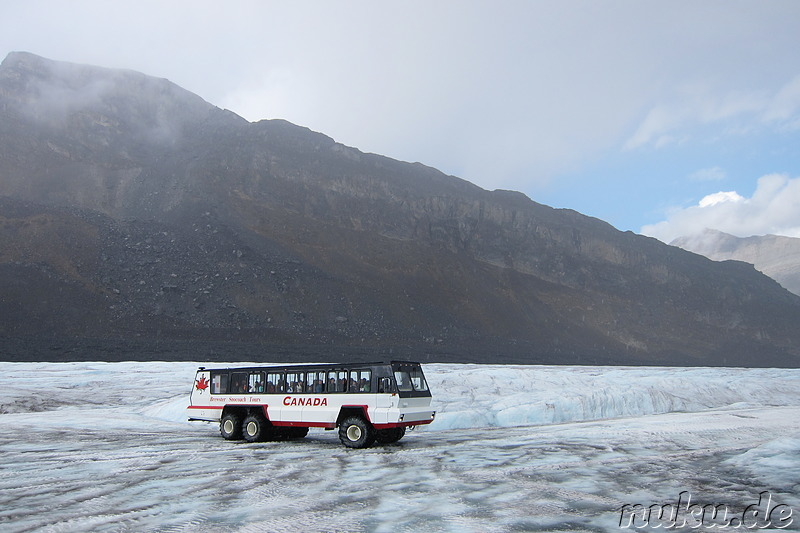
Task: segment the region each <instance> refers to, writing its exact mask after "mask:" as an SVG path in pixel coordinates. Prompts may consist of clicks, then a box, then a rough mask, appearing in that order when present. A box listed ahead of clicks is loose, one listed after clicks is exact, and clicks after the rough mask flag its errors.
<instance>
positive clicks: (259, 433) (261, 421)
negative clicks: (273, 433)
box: [242, 415, 270, 442]
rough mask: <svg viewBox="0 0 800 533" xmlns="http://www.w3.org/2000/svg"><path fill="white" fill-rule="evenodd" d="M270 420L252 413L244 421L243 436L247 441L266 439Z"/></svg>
mask: <svg viewBox="0 0 800 533" xmlns="http://www.w3.org/2000/svg"><path fill="white" fill-rule="evenodd" d="M269 426H270V424H269V422H267V419H266V418H264V417H263V416H258V415H250V416H248V417H247V418H245V419H244V422H242V436H243V437H244V440H246V441H247V442H258V441H262V440H265V439H266V438H267V434H268V433H269Z"/></svg>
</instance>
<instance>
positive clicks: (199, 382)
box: [194, 376, 208, 390]
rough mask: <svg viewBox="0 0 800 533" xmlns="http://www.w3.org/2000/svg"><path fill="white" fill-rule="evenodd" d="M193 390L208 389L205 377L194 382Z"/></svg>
mask: <svg viewBox="0 0 800 533" xmlns="http://www.w3.org/2000/svg"><path fill="white" fill-rule="evenodd" d="M194 386H195V388H196V389H197V390H206V389H207V388H208V381H206V377H205V376H203V377H201V378H200V379H198V380H195V385H194Z"/></svg>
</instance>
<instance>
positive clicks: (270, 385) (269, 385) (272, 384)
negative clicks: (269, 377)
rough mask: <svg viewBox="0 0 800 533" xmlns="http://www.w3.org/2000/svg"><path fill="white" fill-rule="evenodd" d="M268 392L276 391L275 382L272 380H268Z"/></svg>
mask: <svg viewBox="0 0 800 533" xmlns="http://www.w3.org/2000/svg"><path fill="white" fill-rule="evenodd" d="M267 392H275V384H274V383H273V382H271V381H267Z"/></svg>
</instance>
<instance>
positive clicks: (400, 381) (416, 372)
mask: <svg viewBox="0 0 800 533" xmlns="http://www.w3.org/2000/svg"><path fill="white" fill-rule="evenodd" d="M394 379H395V381H396V382H397V389H398V390H399V391H400V392H414V393H421V394H420V396H429V395H430V393H429V392H428V384H427V383H426V382H425V376H424V375H423V374H422V369H421V368H420V367H419V366H413V365H402V366H398V367H395V369H394Z"/></svg>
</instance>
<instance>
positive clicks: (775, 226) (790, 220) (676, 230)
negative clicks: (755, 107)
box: [641, 174, 800, 243]
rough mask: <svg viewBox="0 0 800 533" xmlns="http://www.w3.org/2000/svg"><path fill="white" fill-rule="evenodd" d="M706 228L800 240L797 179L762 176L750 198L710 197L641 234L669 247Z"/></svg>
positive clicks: (730, 193)
mask: <svg viewBox="0 0 800 533" xmlns="http://www.w3.org/2000/svg"><path fill="white" fill-rule="evenodd" d="M706 228H709V229H715V230H718V231H722V232H725V233H730V234H732V235H736V236H739V237H749V236H751V235H766V234H772V235H784V236H787V237H800V178H789V177H788V176H786V175H785V174H769V175H766V176H763V177H761V178H759V180H758V185H757V187H756V190H755V192H754V193H753V196H752V197H751V198H745V197H743V196H741V195H740V194H738V193H737V192H736V191H720V192H717V193H714V194H709V195H708V196H705V197H704V198H703V199H701V200H700V202H698V204H697V205H695V206H692V207H688V208H685V209H674V210H672V211H671V212H670V213H669V214H668V216H667V220H664V221H662V222H659V223H657V224H652V225H648V226H644V227H642V229H641V233H642V234H644V235H649V236H651V237H655V238H657V239H659V240H661V241H663V242H667V243H669V242H671V241H673V240H674V239H676V238H677V237H681V236H691V235H694V234H697V233H700V232H702V231H703V230H704V229H706Z"/></svg>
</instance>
